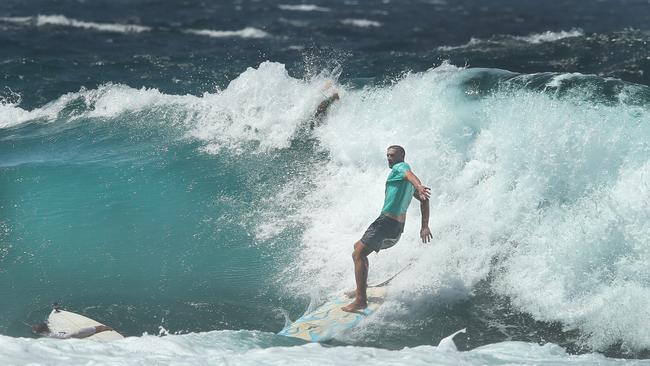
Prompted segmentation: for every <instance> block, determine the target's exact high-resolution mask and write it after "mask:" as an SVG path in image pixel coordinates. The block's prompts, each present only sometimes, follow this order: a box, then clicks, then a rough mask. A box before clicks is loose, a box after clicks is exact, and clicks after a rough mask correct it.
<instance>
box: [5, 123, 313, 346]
mask: <svg viewBox="0 0 650 366" xmlns="http://www.w3.org/2000/svg"><path fill="white" fill-rule="evenodd" d="M146 120H147V117H146V113H145V114H137V115H133V116H129V115H128V114H127V115H120V116H116V117H112V118H105V119H104V118H102V119H88V118H81V119H78V120H75V121H69V120H66V119H54V120H53V121H49V122H43V121H33V122H27V123H26V124H24V125H21V126H17V127H14V128H8V129H4V130H2V132H1V137H0V139H2V140H3V143H2V146H1V147H0V156H2V157H3V158H2V162H3V167H2V174H1V177H0V180H1V182H0V185H1V186H2V187H3V189H2V194H1V196H0V197H1V198H0V207H2V227H3V229H4V230H3V234H2V251H1V252H0V253H2V257H1V260H2V262H1V263H2V267H1V272H0V276H1V277H2V279H3V280H2V284H3V285H2V286H1V287H2V288H1V289H0V294H1V295H0V296H1V297H2V298H3V299H4V300H3V310H4V311H3V315H2V316H1V318H2V321H1V323H2V326H1V327H2V332H3V333H5V334H14V335H27V331H28V329H27V328H26V327H24V326H23V325H22V324H21V323H20V322H17V319H21V318H24V317H25V316H28V318H29V319H25V320H30V321H38V320H41V319H42V318H43V317H44V315H45V309H46V308H47V305H48V304H49V303H52V302H57V301H58V302H61V303H63V304H65V306H66V307H67V308H69V309H75V310H77V311H81V310H85V311H86V312H87V313H88V314H89V315H91V316H94V317H97V318H100V319H103V321H104V322H106V323H109V324H112V325H113V326H114V327H116V328H119V329H121V330H122V331H123V332H125V333H126V334H132V335H138V334H141V333H142V332H144V331H148V332H156V331H157V329H158V326H164V327H165V328H169V329H172V330H174V331H182V332H187V331H199V330H208V329H241V328H245V329H248V328H250V329H262V330H266V331H273V330H275V329H279V328H281V327H282V325H283V320H282V319H278V318H277V316H276V315H277V314H274V313H273V311H272V309H273V307H277V306H279V303H278V300H277V299H278V294H277V292H278V291H277V288H276V285H275V283H274V281H275V275H276V274H277V271H278V268H282V263H283V262H286V261H287V257H288V255H289V253H287V252H286V251H287V247H288V245H287V242H291V241H294V242H295V241H296V240H297V239H296V236H297V235H298V234H299V230H298V229H295V230H287V231H286V232H285V233H284V234H282V235H277V236H274V237H273V238H272V239H269V240H264V239H259V238H256V230H257V226H258V223H259V222H260V221H263V220H265V217H264V212H263V210H265V209H266V208H265V205H266V204H265V202H264V200H265V197H267V196H268V194H267V193H268V192H274V191H278V190H281V189H282V188H281V187H283V186H284V185H285V184H286V183H287V181H289V180H291V179H293V178H292V176H291V174H287V173H290V172H292V171H296V169H297V168H296V165H301V164H306V163H305V161H306V160H309V158H308V159H304V158H301V156H302V155H307V156H310V155H311V154H313V152H310V150H309V147H308V146H307V147H306V146H297V147H289V148H286V149H280V150H275V151H273V152H270V153H265V154H239V155H237V154H233V153H231V152H228V151H224V152H222V153H219V154H206V153H201V152H199V151H197V149H198V148H199V147H200V144H198V143H197V142H195V141H193V140H192V139H184V138H183V137H182V135H179V134H178V130H174V129H166V130H165V127H164V126H155V127H154V126H151V125H150V126H149V128H144V129H143V128H140V127H139V126H138V124H141V123H144V122H146ZM149 122H151V121H149ZM163 124H164V122H163ZM289 165H291V166H289ZM284 213H285V212H278V213H277V214H278V215H282V214H284ZM271 229H272V228H271Z"/></svg>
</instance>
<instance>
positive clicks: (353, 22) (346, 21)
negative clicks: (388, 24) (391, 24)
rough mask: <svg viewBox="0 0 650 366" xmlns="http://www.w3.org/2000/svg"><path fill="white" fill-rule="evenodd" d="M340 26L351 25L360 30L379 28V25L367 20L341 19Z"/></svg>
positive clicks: (376, 22)
mask: <svg viewBox="0 0 650 366" xmlns="http://www.w3.org/2000/svg"><path fill="white" fill-rule="evenodd" d="M341 24H345V25H351V26H355V27H360V28H370V27H381V23H380V22H378V21H375V20H369V19H350V18H348V19H343V20H341Z"/></svg>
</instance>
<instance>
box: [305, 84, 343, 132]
mask: <svg viewBox="0 0 650 366" xmlns="http://www.w3.org/2000/svg"><path fill="white" fill-rule="evenodd" d="M330 91H331V94H330V96H329V97H327V98H326V99H324V100H323V101H322V102H320V104H318V107H316V112H315V113H314V116H313V117H312V118H311V120H310V121H309V129H310V130H312V131H313V130H314V128H316V127H318V126H320V125H321V124H322V123H323V119H324V118H325V115H326V114H327V110H328V109H329V107H330V106H331V105H332V104H333V103H334V102H335V101H337V100H339V93H338V91H337V90H336V88H334V83H333V82H332V81H331V80H328V81H327V82H326V83H325V85H324V86H323V92H325V93H326V92H330Z"/></svg>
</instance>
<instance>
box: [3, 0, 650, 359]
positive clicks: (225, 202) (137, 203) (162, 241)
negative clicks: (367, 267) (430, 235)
mask: <svg viewBox="0 0 650 366" xmlns="http://www.w3.org/2000/svg"><path fill="white" fill-rule="evenodd" d="M648 24H650V3H648V1H640V0H638V1H637V0H625V1H608V0H605V1H506V0H503V1H502V0H498V1H489V2H486V1H453V0H428V1H425V0H421V1H416V0H404V1H396V0H383V1H365V0H358V1H353V0H350V1H340V2H324V1H311V2H305V3H296V2H288V1H283V0H280V1H234V2H228V3H225V2H209V1H195V0H187V1H161V0H140V1H122V0H117V1H91V0H86V1H81V0H80V1H29V2H24V1H16V0H4V1H2V2H0V310H1V311H0V334H2V335H6V336H10V337H29V336H30V334H29V329H28V328H27V327H26V326H25V325H24V322H27V323H30V322H36V321H40V320H43V319H44V318H45V316H46V315H47V311H48V306H49V304H50V303H52V302H54V301H59V302H61V303H63V304H64V305H65V306H66V307H67V308H68V309H70V310H73V311H77V312H80V313H83V314H86V315H88V316H91V317H94V318H98V319H101V320H103V321H105V322H107V323H109V324H111V325H113V326H114V327H115V328H116V329H119V330H120V331H121V332H122V333H124V334H125V335H129V336H138V335H141V334H142V333H143V332H148V333H149V334H158V333H159V332H163V333H165V332H170V333H189V332H208V331H213V330H217V331H226V330H235V331H238V330H242V329H243V330H251V331H261V332H265V333H274V332H277V331H279V330H280V329H281V328H282V327H283V325H284V323H285V319H284V317H283V315H282V314H283V313H285V314H287V315H288V316H289V317H290V318H296V317H298V316H300V315H301V314H302V312H303V311H304V310H305V309H306V308H307V307H308V306H309V305H310V304H311V305H316V304H317V303H318V302H319V301H321V300H322V299H324V298H327V297H328V296H329V295H331V294H332V293H335V292H337V291H341V290H345V289H349V288H351V287H352V286H353V283H354V282H353V273H352V263H351V260H350V257H349V256H350V252H351V248H352V243H354V241H356V240H358V238H359V237H360V236H361V234H362V233H363V230H365V227H366V226H367V225H368V224H369V223H370V222H371V221H372V220H373V219H374V218H375V216H376V215H377V214H378V211H379V210H380V208H381V200H382V194H383V191H382V189H383V180H384V179H385V174H387V170H386V167H385V162H383V155H384V149H385V147H386V146H388V145H391V144H393V143H399V144H402V145H404V146H405V148H406V149H407V161H409V162H410V163H411V165H412V166H413V169H414V171H415V173H416V174H418V176H420V177H421V178H422V179H423V181H425V183H426V184H428V185H429V186H431V187H432V192H433V195H432V202H431V205H432V216H431V222H430V225H431V228H432V231H433V232H434V237H435V238H434V243H433V244H432V245H430V246H422V245H421V244H418V240H417V231H418V230H417V229H418V228H417V223H418V222H419V221H420V216H419V215H420V214H419V210H418V209H417V207H416V205H415V204H414V205H413V206H414V207H412V208H411V211H410V212H409V221H408V223H407V227H406V230H407V232H405V236H404V237H403V239H402V242H401V243H400V245H398V246H397V247H395V248H393V249H391V250H390V251H386V252H382V253H380V254H378V255H377V256H372V257H371V258H370V261H371V273H370V279H371V281H380V280H382V279H383V278H386V277H388V276H390V275H391V274H392V273H394V272H396V271H397V270H399V269H400V268H402V267H403V266H404V265H406V264H407V263H414V265H413V266H412V267H411V269H409V271H407V272H405V273H404V275H401V276H400V277H399V278H398V279H397V280H396V283H395V284H394V286H393V290H392V292H389V296H390V297H389V300H388V302H387V303H386V304H385V306H384V307H383V308H384V310H383V312H380V313H379V314H378V315H377V318H376V319H375V320H373V321H372V322H369V324H367V325H366V326H364V327H362V329H361V330H358V331H356V332H353V333H351V334H346V335H341V336H340V337H339V338H337V339H336V340H335V341H334V342H333V344H334V345H340V344H351V345H356V346H368V347H375V348H385V349H401V348H403V347H406V346H408V347H413V346H419V345H436V344H437V343H438V341H440V340H441V339H442V338H443V337H445V336H446V335H448V334H450V333H452V332H454V331H456V330H458V329H461V328H465V327H467V328H468V333H467V336H459V337H457V339H456V340H457V344H458V345H459V348H460V349H462V350H469V349H474V348H476V347H479V346H484V345H488V344H494V343H497V342H504V341H508V342H511V341H523V342H529V343H532V344H534V343H539V344H544V343H546V342H552V343H555V344H558V345H560V346H562V347H564V348H565V349H566V350H567V351H568V352H569V353H584V352H600V353H604V354H605V355H608V356H617V357H621V356H624V357H637V358H638V357H641V358H642V357H644V355H646V352H647V349H648V348H649V347H650V338H649V337H648V334H647V331H646V329H647V326H648V325H650V324H648V319H650V317H648V316H647V315H648V306H647V304H648V300H650V277H648V276H647V271H646V268H647V265H648V264H649V263H648V260H650V257H649V254H648V253H650V252H649V251H648V249H647V242H648V240H647V239H648V236H649V233H650V226H649V225H650V224H649V222H650V221H649V220H648V219H649V218H650V204H649V202H650V196H649V194H650V193H648V192H650V191H649V190H648V189H647V187H648V184H650V181H649V180H648V179H649V178H648V177H650V145H648V138H649V137H650V126H649V124H650V112H649V111H648V102H650V89H649V87H648V85H650V79H649V75H650V45H648V42H649V41H650V29H649V28H648V26H647V25H648ZM330 84H331V86H329V85H330ZM333 90H336V91H338V92H339V94H340V95H341V100H340V101H337V102H335V103H334V104H333V105H332V107H331V108H330V110H329V111H328V114H327V115H326V116H325V118H324V119H323V120H322V126H321V127H319V128H317V129H316V130H314V131H313V132H308V131H307V129H306V126H307V125H308V124H309V122H310V119H311V118H312V115H313V113H314V111H315V110H316V106H317V105H318V104H319V102H320V101H322V100H323V99H325V98H327V97H328V96H329V95H330V94H331V92H332V91H333ZM265 337H266V336H265ZM269 337H270V338H268V339H267V338H264V340H263V341H261V342H262V344H263V347H267V346H272V345H285V344H287V343H286V341H285V340H281V341H277V340H269V339H271V338H273V337H271V336H269ZM230 341H231V342H233V344H236V343H237V342H239V341H240V340H238V338H237V339H232V340H229V341H227V342H230ZM227 342H226V343H227ZM265 342H267V343H265ZM289 343H291V342H289ZM12 357H13V356H12ZM287 357H288V356H287ZM16 360H17V359H14V362H16V363H20V362H19V361H16ZM247 360H249V361H250V362H253V361H252V360H253V358H251V359H247ZM476 362H479V361H476Z"/></svg>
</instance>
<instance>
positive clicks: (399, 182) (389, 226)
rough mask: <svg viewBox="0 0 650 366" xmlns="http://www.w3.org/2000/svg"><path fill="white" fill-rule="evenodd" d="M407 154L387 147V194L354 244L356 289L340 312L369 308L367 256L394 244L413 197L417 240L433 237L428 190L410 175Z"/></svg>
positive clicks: (399, 147)
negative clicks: (418, 213) (416, 203)
mask: <svg viewBox="0 0 650 366" xmlns="http://www.w3.org/2000/svg"><path fill="white" fill-rule="evenodd" d="M405 155H406V152H405V151H404V148H403V147H401V146H398V145H393V146H389V147H388V150H387V151H386V157H387V159H388V167H389V168H391V171H390V173H389V174H388V178H387V179H386V193H385V198H384V207H383V208H382V210H381V215H379V217H378V218H377V219H376V220H375V221H374V222H373V223H372V224H370V226H369V227H368V229H367V230H366V232H365V233H364V234H363V237H361V240H359V241H357V242H356V243H355V244H354V251H353V252H352V260H353V261H354V278H355V280H356V284H357V288H356V290H355V298H354V301H353V302H352V303H350V304H349V305H347V306H344V307H342V308H341V309H342V310H343V311H348V312H357V311H359V310H362V309H365V308H366V307H367V306H368V299H367V296H366V288H367V287H368V284H367V280H368V255H369V254H370V253H372V252H373V251H375V252H379V251H380V250H382V249H388V248H390V247H392V246H393V245H395V244H397V241H398V240H399V238H400V236H401V235H402V232H403V231H404V222H405V221H406V209H407V208H408V206H409V204H410V203H411V198H412V197H415V198H416V199H417V200H418V201H420V211H421V212H422V226H421V228H420V238H422V242H423V243H428V242H429V241H431V238H432V237H433V236H432V235H431V230H430V229H429V196H430V191H431V190H430V189H429V188H428V187H425V186H423V185H422V182H420V179H419V178H418V177H417V176H415V174H413V172H412V171H411V167H410V166H409V165H408V164H407V163H405V162H404V157H405Z"/></svg>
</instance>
